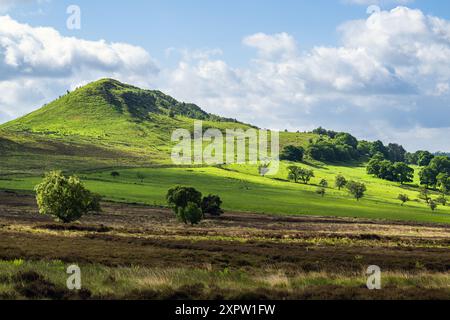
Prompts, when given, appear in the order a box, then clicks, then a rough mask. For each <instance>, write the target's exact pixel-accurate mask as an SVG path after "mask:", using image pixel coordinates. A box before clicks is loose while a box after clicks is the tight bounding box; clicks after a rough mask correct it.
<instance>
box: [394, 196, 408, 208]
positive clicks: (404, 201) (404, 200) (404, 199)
mask: <svg viewBox="0 0 450 320" xmlns="http://www.w3.org/2000/svg"><path fill="white" fill-rule="evenodd" d="M397 199H398V200H400V201H401V202H402V207H403V205H404V204H405V203H406V202H408V201H409V197H408V195H406V194H399V195H398V198H397Z"/></svg>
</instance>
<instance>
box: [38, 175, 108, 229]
mask: <svg viewBox="0 0 450 320" xmlns="http://www.w3.org/2000/svg"><path fill="white" fill-rule="evenodd" d="M35 191H36V200H37V204H38V206H39V212H40V213H41V214H45V215H51V216H55V217H56V218H57V219H58V220H60V221H62V222H64V223H69V222H73V221H77V220H78V219H80V218H81V217H82V216H83V215H85V214H88V213H90V212H100V211H101V207H100V200H101V198H100V196H99V195H97V194H94V193H91V192H90V191H89V190H87V189H86V188H85V187H84V186H83V184H82V183H81V181H80V180H79V179H78V178H77V177H76V176H71V177H66V176H64V175H63V174H62V172H61V171H52V172H49V173H47V174H46V175H45V177H44V179H43V180H42V182H41V183H40V184H38V185H37V186H36V187H35Z"/></svg>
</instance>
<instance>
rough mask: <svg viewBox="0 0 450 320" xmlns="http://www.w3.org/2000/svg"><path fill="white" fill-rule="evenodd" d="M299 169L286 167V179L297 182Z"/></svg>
mask: <svg viewBox="0 0 450 320" xmlns="http://www.w3.org/2000/svg"><path fill="white" fill-rule="evenodd" d="M299 169H300V168H299V167H296V166H289V167H288V171H289V174H288V179H289V180H291V181H294V182H295V183H297V182H298V180H299V179H300V173H299Z"/></svg>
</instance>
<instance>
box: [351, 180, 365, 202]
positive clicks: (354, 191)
mask: <svg viewBox="0 0 450 320" xmlns="http://www.w3.org/2000/svg"><path fill="white" fill-rule="evenodd" d="M347 190H348V191H349V192H350V194H351V195H352V196H354V197H355V199H356V200H358V201H359V199H361V198H362V197H364V193H365V192H366V191H367V188H366V185H365V184H364V183H361V182H356V181H349V182H348V183H347Z"/></svg>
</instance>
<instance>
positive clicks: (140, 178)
mask: <svg viewBox="0 0 450 320" xmlns="http://www.w3.org/2000/svg"><path fill="white" fill-rule="evenodd" d="M136 178H138V180H139V181H140V182H141V183H143V182H144V179H145V176H144V175H143V174H142V173H140V172H138V173H137V174H136Z"/></svg>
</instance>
